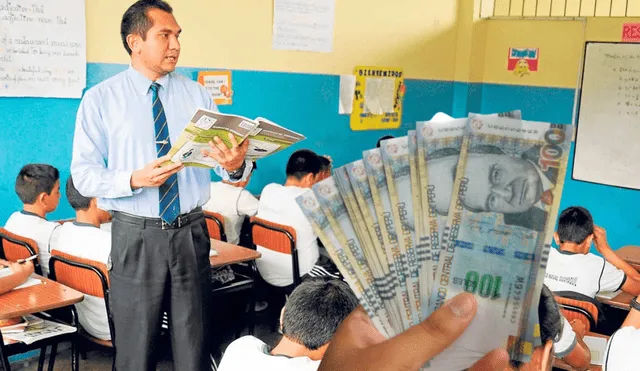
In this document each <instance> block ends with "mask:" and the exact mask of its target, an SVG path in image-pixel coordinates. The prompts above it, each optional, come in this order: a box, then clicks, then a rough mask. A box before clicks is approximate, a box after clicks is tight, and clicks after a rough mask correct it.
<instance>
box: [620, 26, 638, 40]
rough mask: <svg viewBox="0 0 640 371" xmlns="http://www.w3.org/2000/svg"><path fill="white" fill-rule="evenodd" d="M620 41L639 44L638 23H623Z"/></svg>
mask: <svg viewBox="0 0 640 371" xmlns="http://www.w3.org/2000/svg"><path fill="white" fill-rule="evenodd" d="M622 41H624V42H639V41H640V23H623V24H622Z"/></svg>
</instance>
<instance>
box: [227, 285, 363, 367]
mask: <svg viewBox="0 0 640 371" xmlns="http://www.w3.org/2000/svg"><path fill="white" fill-rule="evenodd" d="M357 306H358V299H357V298H356V296H355V295H354V293H353V291H351V289H350V288H349V286H348V285H347V284H346V283H344V282H342V281H340V280H335V279H328V278H310V279H308V280H306V281H304V282H303V283H301V284H300V285H299V286H298V287H297V288H296V289H295V290H293V292H292V293H291V296H290V297H289V299H288V300H287V303H286V304H285V306H284V308H283V309H282V313H281V316H280V326H281V330H282V339H280V341H279V342H278V344H277V345H276V346H275V347H274V348H270V347H269V346H268V345H267V344H265V343H264V342H263V341H261V340H260V339H258V338H255V337H253V336H244V337H241V338H239V339H237V340H235V341H234V342H232V343H231V344H229V346H228V347H227V349H226V351H225V353H224V356H223V357H222V360H221V361H220V367H219V370H220V371H245V370H262V371H289V370H291V371H315V370H317V369H318V366H319V365H320V360H321V359H322V357H323V356H324V353H325V352H326V350H327V348H328V347H329V343H330V342H331V339H332V338H333V335H334V334H335V332H336V330H337V329H338V326H340V323H342V321H343V320H344V319H345V318H346V317H347V316H348V315H349V313H351V312H352V311H353V310H354V309H355V308H356V307H357Z"/></svg>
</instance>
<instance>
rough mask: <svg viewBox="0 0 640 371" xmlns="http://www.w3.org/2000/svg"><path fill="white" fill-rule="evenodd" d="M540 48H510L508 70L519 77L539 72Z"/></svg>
mask: <svg viewBox="0 0 640 371" xmlns="http://www.w3.org/2000/svg"><path fill="white" fill-rule="evenodd" d="M539 54H540V51H539V49H538V48H509V56H508V59H507V70H508V71H511V72H513V74H514V75H516V76H518V77H524V76H526V75H528V74H529V73H531V72H537V71H538V57H539Z"/></svg>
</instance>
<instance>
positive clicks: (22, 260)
mask: <svg viewBox="0 0 640 371" xmlns="http://www.w3.org/2000/svg"><path fill="white" fill-rule="evenodd" d="M37 257H38V254H35V255H31V256H30V257H28V258H26V259H20V260H18V263H19V264H24V263H26V262H28V261H31V260H33V259H35V258H37Z"/></svg>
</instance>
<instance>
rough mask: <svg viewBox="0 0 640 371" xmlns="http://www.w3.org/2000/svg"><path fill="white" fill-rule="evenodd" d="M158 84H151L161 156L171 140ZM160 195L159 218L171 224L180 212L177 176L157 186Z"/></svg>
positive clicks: (165, 151) (154, 118)
mask: <svg viewBox="0 0 640 371" xmlns="http://www.w3.org/2000/svg"><path fill="white" fill-rule="evenodd" d="M158 89H160V84H158V83H157V82H154V83H153V84H151V92H152V99H151V100H152V102H153V120H154V125H155V129H156V150H157V152H158V157H162V156H164V155H166V154H167V153H168V152H169V149H170V148H171V140H170V139H169V128H168V127H167V117H166V116H165V114H164V107H162V102H161V101H160V97H159V96H158ZM159 197H160V218H162V220H164V221H165V222H167V223H169V224H171V223H173V221H175V220H176V218H177V217H178V215H179V214H180V197H179V195H178V176H177V174H173V175H171V176H170V177H169V178H168V179H167V181H166V182H164V184H162V185H161V186H160V188H159Z"/></svg>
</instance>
